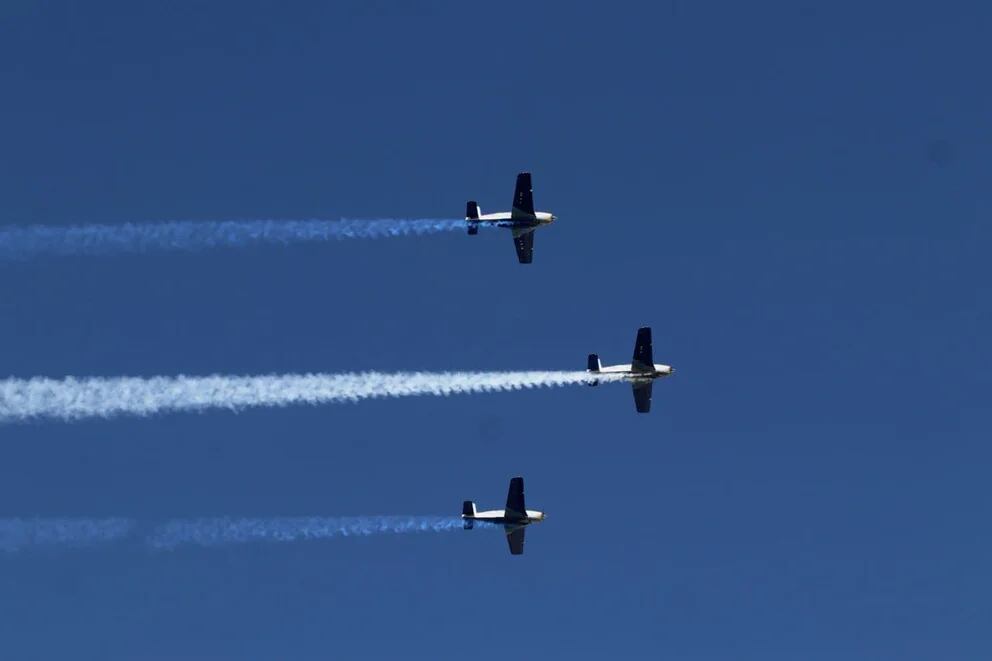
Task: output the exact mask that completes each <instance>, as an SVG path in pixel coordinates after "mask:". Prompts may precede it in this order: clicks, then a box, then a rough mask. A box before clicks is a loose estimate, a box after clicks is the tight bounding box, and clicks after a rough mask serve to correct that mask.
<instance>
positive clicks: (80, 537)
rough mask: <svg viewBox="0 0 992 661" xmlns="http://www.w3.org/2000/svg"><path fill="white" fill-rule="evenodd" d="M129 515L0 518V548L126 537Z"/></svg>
mask: <svg viewBox="0 0 992 661" xmlns="http://www.w3.org/2000/svg"><path fill="white" fill-rule="evenodd" d="M133 528H134V524H133V522H131V521H129V520H128V519H0V551H7V552H13V551H20V550H22V549H26V548H66V547H69V548H82V547H90V546H96V545H98V544H106V543H110V542H117V541H120V540H123V539H125V538H126V537H127V536H128V535H130V534H131V532H132V530H133Z"/></svg>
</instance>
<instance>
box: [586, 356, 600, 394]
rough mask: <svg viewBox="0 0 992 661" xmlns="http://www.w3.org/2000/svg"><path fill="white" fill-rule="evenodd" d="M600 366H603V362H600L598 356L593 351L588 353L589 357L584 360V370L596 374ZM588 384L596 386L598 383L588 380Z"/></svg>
mask: <svg viewBox="0 0 992 661" xmlns="http://www.w3.org/2000/svg"><path fill="white" fill-rule="evenodd" d="M602 367H603V363H601V362H600V360H599V356H597V355H596V354H594V353H591V354H589V358H588V360H587V361H586V371H587V372H594V373H596V374H598V373H599V371H600V369H601V368H602ZM589 385H590V386H598V385H599V381H590V382H589Z"/></svg>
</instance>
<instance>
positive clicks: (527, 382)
mask: <svg viewBox="0 0 992 661" xmlns="http://www.w3.org/2000/svg"><path fill="white" fill-rule="evenodd" d="M622 379H623V377H622V376H617V375H610V374H595V375H591V374H589V373H588V372H584V371H582V372H579V371H574V372H434V373H432V372H398V373H394V374H386V373H382V372H360V373H348V374H289V375H271V376H220V375H214V376H204V377H196V376H175V377H164V376H159V377H151V378H135V377H115V378H102V377H93V378H80V379H77V378H74V377H67V378H65V379H63V380H57V379H49V378H43V377H37V378H33V379H5V380H2V381H0V422H10V421H16V420H27V419H31V418H57V419H61V420H77V419H81V418H92V417H100V418H109V417H112V416H116V415H142V416H143V415H152V414H155V413H164V412H168V411H202V410H207V409H216V408H220V409H229V410H233V411H238V410H241V409H245V408H249V407H256V406H288V405H292V404H311V405H315V404H325V403H332V402H356V401H359V400H363V399H369V398H376V397H405V396H411V395H439V396H447V395H456V394H468V393H481V392H500V391H509V390H521V389H526V388H541V387H553V386H567V385H578V384H588V383H592V382H594V381H597V382H603V381H607V382H608V381H618V380H622Z"/></svg>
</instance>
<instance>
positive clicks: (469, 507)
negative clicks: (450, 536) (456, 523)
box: [462, 500, 476, 530]
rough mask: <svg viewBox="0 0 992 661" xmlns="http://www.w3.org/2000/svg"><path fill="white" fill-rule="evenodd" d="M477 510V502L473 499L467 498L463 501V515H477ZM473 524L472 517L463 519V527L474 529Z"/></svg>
mask: <svg viewBox="0 0 992 661" xmlns="http://www.w3.org/2000/svg"><path fill="white" fill-rule="evenodd" d="M475 512H476V509H475V503H473V502H472V501H471V500H466V501H465V502H463V503H462V516H463V517H466V516H469V517H471V516H475ZM472 524H473V521H472V519H464V520H463V521H462V527H463V528H464V529H465V530H471V529H472Z"/></svg>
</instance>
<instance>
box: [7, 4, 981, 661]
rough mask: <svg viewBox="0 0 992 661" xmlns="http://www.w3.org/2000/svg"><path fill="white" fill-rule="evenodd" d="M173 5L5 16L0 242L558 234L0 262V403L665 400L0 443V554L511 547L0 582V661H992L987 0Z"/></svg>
mask: <svg viewBox="0 0 992 661" xmlns="http://www.w3.org/2000/svg"><path fill="white" fill-rule="evenodd" d="M180 4H181V5H182V6H176V7H173V6H172V5H171V4H169V5H168V6H167V5H166V4H165V3H145V2H120V3H69V2H65V3H48V2H46V3H38V2H31V1H28V0H18V1H14V2H5V3H4V6H3V8H2V9H0V97H2V101H0V223H2V224H23V223H45V224H56V225H58V224H68V223H72V222H98V221H99V222H125V221H156V220H165V219H176V218H202V219H223V218H246V217H286V218H295V217H330V218H336V217H341V216H345V217H392V216H396V217H438V216H441V217H445V216H456V217H457V216H460V215H461V214H462V213H463V210H464V204H465V201H466V200H467V199H477V200H479V202H480V203H481V205H482V207H483V210H484V211H485V210H498V209H502V208H506V207H507V206H508V204H509V202H510V198H511V193H512V185H513V177H514V175H515V173H516V172H517V171H519V170H523V169H529V170H531V171H533V173H534V186H535V191H534V194H535V200H536V203H537V206H538V207H539V208H541V209H547V210H550V211H553V212H554V213H556V214H557V215H558V217H559V221H558V222H557V223H556V225H555V226H553V227H551V228H549V229H546V230H542V231H541V232H540V234H539V235H538V237H537V241H536V248H535V260H534V264H533V265H532V266H531V267H529V268H528V267H521V266H519V265H518V264H516V261H515V259H514V257H513V251H512V247H511V243H510V240H509V238H506V237H503V236H497V235H494V234H483V235H481V236H479V237H474V238H469V237H467V236H464V235H461V234H453V235H448V236H440V237H433V238H411V239H395V240H384V241H378V242H342V243H334V244H324V245H319V244H314V245H305V246H294V247H291V248H277V247H258V248H251V249H246V250H219V251H214V252H208V253H202V254H195V255H190V254H157V255H144V256H120V257H112V258H99V259H94V258H62V259H38V260H35V261H32V262H28V263H21V264H10V263H6V264H2V265H0V319H2V323H0V346H2V347H3V350H2V359H0V360H2V362H0V374H3V375H5V376H6V375H13V376H18V377H28V376H34V375H48V376H64V375H66V374H74V375H119V374H127V375H153V374H174V373H179V372H184V373H190V374H206V373H213V372H220V373H246V374H248V373H265V372H297V371H316V370H319V371H329V372H334V371H341V370H358V369H382V370H400V369H404V370H405V369H422V368H433V369H511V368H512V369H532V368H551V369H569V368H573V367H574V368H580V369H581V368H582V367H583V366H584V364H585V355H586V354H587V353H588V352H590V351H597V352H599V353H600V354H601V356H602V357H603V359H604V361H607V362H608V361H619V360H625V359H627V358H628V357H629V354H630V352H631V348H632V341H633V336H634V332H635V329H636V328H637V326H639V325H643V324H648V325H652V326H653V327H654V329H655V356H656V358H657V360H658V361H659V362H665V363H670V364H673V365H675V366H676V367H677V368H678V374H677V375H675V376H674V377H673V378H672V379H669V380H666V381H665V382H662V383H659V384H657V386H656V387H655V400H654V410H653V412H652V413H651V414H650V415H648V416H638V415H636V414H635V413H634V411H633V405H632V402H631V397H630V393H629V391H628V389H627V388H625V387H601V388H598V389H593V388H571V389H562V390H553V391H542V392H526V393H513V394H505V395H489V396H469V397H460V398H449V399H432V398H423V399H405V400H392V401H374V402H366V403H362V404H360V405H348V406H327V407H323V408H293V409H283V410H255V411H250V412H247V413H243V414H240V415H234V414H229V413H223V412H213V413H206V414H197V415H169V416H163V417H158V418H153V419H118V420H113V421H89V422H85V423H79V424H62V423H36V424H28V425H8V426H4V427H2V428H0V516H130V517H136V518H140V519H143V520H145V519H147V520H155V519H161V518H168V517H174V516H182V517H193V516H217V515H246V516H274V515H283V514H285V515H304V514H314V515H327V516H337V515H342V516H346V515H356V514H406V513H413V514H446V513H449V512H450V513H452V514H457V513H458V512H459V507H460V503H461V501H462V500H463V499H465V498H475V499H476V500H478V501H479V503H480V504H491V505H499V504H500V503H501V502H502V500H503V498H504V495H505V489H506V483H507V479H508V478H509V477H510V476H511V475H515V474H522V475H524V476H526V478H527V487H528V490H527V495H528V499H529V504H530V505H531V506H533V507H538V508H540V509H544V510H547V511H548V512H549V513H550V516H549V520H548V521H547V523H545V524H543V525H541V526H540V527H539V528H537V529H535V530H533V531H531V532H530V534H529V535H528V545H527V553H526V555H524V556H523V557H519V558H516V557H510V555H509V554H508V553H507V549H506V545H505V543H504V542H503V540H502V539H500V538H499V535H498V534H494V533H492V532H486V531H473V532H471V533H467V532H464V533H463V532H461V531H458V532H452V533H446V534H438V535H424V536H402V537H400V536H397V537H372V538H366V539H346V540H332V541H328V542H315V543H302V544H290V545H282V546H264V545H250V546H242V547H231V548H227V549H223V550H190V549H186V550H181V551H176V552H173V553H166V554H161V553H159V554H156V553H152V552H148V551H145V550H142V549H138V548H130V547H126V546H124V547H118V548H114V549H111V550H104V551H91V552H68V553H67V552H44V553H21V554H15V555H4V556H0V657H2V658H3V659H12V660H13V659H17V660H18V661H32V660H35V659H39V660H40V659H69V658H72V659H85V660H89V659H93V660H100V661H107V660H121V661H124V660H126V661H135V660H140V661H165V660H172V659H192V660H204V661H206V660H210V661H218V660H231V661H234V660H239V661H243V660H247V661H256V660H258V661H262V660H270V659H279V660H284V659H286V660H294V661H296V660H300V661H316V660H324V659H334V658H424V659H438V658H452V659H454V658H477V659H505V658H506V657H507V655H512V656H515V657H519V658H548V657H555V658H560V657H566V658H572V659H602V658H608V657H614V658H616V657H623V658H635V659H659V658H663V659H679V660H700V661H702V660H707V661H709V660H715V659H728V658H733V659H747V660H752V659H753V660H755V661H769V660H779V659H781V660H783V661H786V660H788V661H791V660H794V659H809V660H820V659H823V660H828V659H829V660H831V661H832V660H834V659H838V658H843V659H849V660H851V659H853V660H860V659H864V660H877V659H900V660H913V659H921V660H922V659H935V658H940V659H980V658H990V657H992V634H990V630H989V620H990V617H989V597H988V595H989V593H990V591H992V570H990V568H989V549H990V544H992V536H990V532H989V525H988V522H989V519H990V513H992V499H990V496H989V491H988V466H989V463H990V460H992V450H990V447H989V437H990V434H989V432H990V426H992V425H990V418H989V404H988V397H989V392H990V385H992V378H990V376H989V375H990V369H989V368H990V366H992V365H990V363H992V361H990V351H989V346H988V338H989V337H990V336H992V316H990V303H989V296H988V286H989V281H990V275H992V268H990V266H989V258H988V245H989V240H990V238H992V230H990V228H989V218H990V212H992V195H990V193H989V172H990V171H992V158H990V156H992V131H990V124H989V118H990V116H992V92H990V89H992V88H990V86H989V84H988V63H989V62H990V61H992V47H990V45H989V38H988V35H989V32H990V28H992V20H990V19H992V10H990V8H989V6H988V4H987V3H980V2H961V3H951V4H953V7H947V6H937V5H935V4H932V3H913V2H910V3H881V2H868V3H864V2H840V3H829V6H827V4H826V3H821V2H809V1H804V2H787V1H785V0H783V1H780V2H757V3H754V2H749V3H741V2H729V1H724V2H718V1H715V0H714V1H711V2H698V3H697V2H687V1H685V0H679V1H678V2H661V3H619V4H618V3H612V4H603V3H596V4H591V3H590V4H588V5H581V4H576V3H523V2H503V3H492V2H486V3H466V2H386V1H376V2H369V1H358V0H355V1H352V2H339V3H312V4H304V3H296V5H295V6H294V7H292V8H288V9H287V8H286V7H284V6H283V5H284V3H277V2H237V3H233V2H232V3H221V2H217V3H210V4H209V6H199V7H194V6H192V5H191V4H182V3H180Z"/></svg>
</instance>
